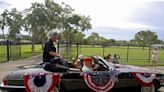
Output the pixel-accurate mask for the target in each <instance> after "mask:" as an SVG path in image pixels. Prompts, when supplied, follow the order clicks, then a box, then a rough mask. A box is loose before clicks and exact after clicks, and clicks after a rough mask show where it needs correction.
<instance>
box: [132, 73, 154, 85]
mask: <svg viewBox="0 0 164 92" xmlns="http://www.w3.org/2000/svg"><path fill="white" fill-rule="evenodd" d="M136 74H137V73H132V75H133V76H134V78H135V79H136V80H137V82H138V83H139V84H140V85H142V86H151V85H152V83H153V81H152V82H150V83H145V82H144V81H143V80H141V79H140V78H138V77H137V75H136ZM141 75H142V74H141Z"/></svg>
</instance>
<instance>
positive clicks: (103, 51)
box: [62, 45, 164, 66]
mask: <svg viewBox="0 0 164 92" xmlns="http://www.w3.org/2000/svg"><path fill="white" fill-rule="evenodd" d="M109 53H110V54H112V57H113V55H114V54H119V55H120V57H121V58H120V63H121V64H130V65H149V66H150V65H151V64H152V61H151V57H152V56H151V49H149V48H148V47H145V48H143V47H129V49H128V47H127V46H119V47H118V46H110V47H105V48H102V47H101V46H95V47H91V46H84V45H83V46H80V47H79V54H82V55H84V56H92V55H95V54H97V55H100V56H105V55H107V54H109ZM62 55H63V56H64V58H66V59H67V60H71V58H72V57H76V56H77V48H76V46H72V48H71V53H70V54H66V53H62ZM157 64H158V65H164V49H158V62H157Z"/></svg>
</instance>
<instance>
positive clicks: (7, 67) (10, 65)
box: [0, 55, 164, 92]
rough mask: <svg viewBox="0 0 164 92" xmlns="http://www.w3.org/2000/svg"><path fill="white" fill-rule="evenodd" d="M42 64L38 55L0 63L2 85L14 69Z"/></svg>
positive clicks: (162, 91)
mask: <svg viewBox="0 0 164 92" xmlns="http://www.w3.org/2000/svg"><path fill="white" fill-rule="evenodd" d="M41 62H42V55H36V56H33V57H30V58H27V59H23V60H18V61H9V62H6V63H0V83H1V82H2V79H3V76H4V75H5V74H6V73H7V72H9V71H11V70H12V69H14V68H16V67H18V66H21V65H29V64H39V63H41ZM146 68H149V69H155V70H156V71H160V72H163V73H164V66H158V67H157V68H152V67H146ZM160 92H164V87H162V88H161V89H160Z"/></svg>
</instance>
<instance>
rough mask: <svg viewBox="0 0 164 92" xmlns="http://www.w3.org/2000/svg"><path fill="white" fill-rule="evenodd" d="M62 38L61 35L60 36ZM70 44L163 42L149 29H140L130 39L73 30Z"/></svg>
mask: <svg viewBox="0 0 164 92" xmlns="http://www.w3.org/2000/svg"><path fill="white" fill-rule="evenodd" d="M61 38H63V37H61ZM61 43H64V39H63V40H61ZM71 43H72V44H77V43H79V44H83V45H91V46H92V47H93V46H95V45H102V46H127V45H131V46H143V47H145V46H151V45H152V44H163V43H164V41H162V40H160V39H158V36H157V34H156V32H153V31H151V30H141V31H139V32H137V33H136V34H135V35H134V39H131V40H130V41H126V40H115V39H107V38H105V37H102V36H100V35H99V34H98V33H96V32H92V33H91V34H90V35H89V36H88V37H86V36H85V34H83V33H82V32H75V33H74V34H72V39H71Z"/></svg>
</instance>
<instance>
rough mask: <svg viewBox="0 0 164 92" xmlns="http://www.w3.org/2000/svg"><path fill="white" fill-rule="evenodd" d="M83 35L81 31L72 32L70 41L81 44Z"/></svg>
mask: <svg viewBox="0 0 164 92" xmlns="http://www.w3.org/2000/svg"><path fill="white" fill-rule="evenodd" d="M84 37H85V35H84V34H83V33H82V32H79V31H77V32H75V33H74V34H73V40H72V41H73V42H74V44H77V43H80V44H81V43H82V41H83V40H84Z"/></svg>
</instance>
